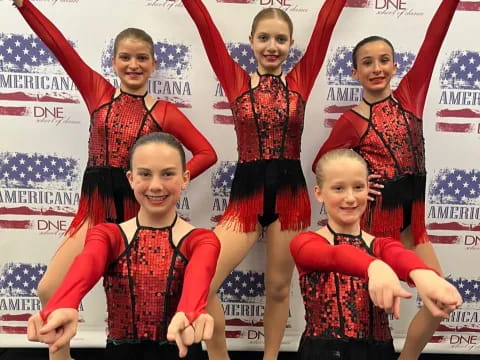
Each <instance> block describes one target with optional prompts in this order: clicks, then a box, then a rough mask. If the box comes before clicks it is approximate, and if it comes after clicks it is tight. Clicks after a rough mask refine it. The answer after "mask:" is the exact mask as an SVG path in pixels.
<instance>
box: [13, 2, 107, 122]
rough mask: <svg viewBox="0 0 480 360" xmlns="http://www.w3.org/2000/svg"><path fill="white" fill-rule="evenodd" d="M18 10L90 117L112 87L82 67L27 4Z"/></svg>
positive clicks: (50, 25)
mask: <svg viewBox="0 0 480 360" xmlns="http://www.w3.org/2000/svg"><path fill="white" fill-rule="evenodd" d="M18 10H19V11H20V14H22V16H23V17H24V18H25V20H26V22H27V23H28V25H30V27H31V28H32V30H33V31H34V32H35V33H36V34H37V35H38V37H39V38H40V39H41V40H42V41H43V42H44V43H45V45H46V46H47V47H48V48H49V49H50V50H51V51H52V52H53V54H54V55H55V57H56V58H57V59H58V61H59V62H60V64H61V65H62V67H63V68H64V69H65V71H66V72H67V74H68V75H69V76H70V77H71V78H72V81H73V82H74V84H75V85H76V86H77V88H78V90H79V91H80V94H81V95H82V97H83V99H84V100H85V103H86V104H87V107H88V111H89V113H92V111H93V110H95V109H96V108H97V107H98V106H99V105H100V104H99V102H100V100H101V99H102V98H103V97H104V96H111V94H112V93H113V91H114V90H115V89H114V87H113V86H112V85H110V84H109V83H108V82H107V81H106V80H105V79H104V78H103V77H102V76H101V75H100V74H98V73H97V72H95V71H93V70H92V69H91V68H90V67H89V66H88V65H87V64H85V62H84V61H83V60H82V59H81V58H80V56H79V55H78V54H77V52H76V51H75V50H74V49H73V48H72V46H71V45H70V43H69V42H68V40H67V39H66V38H65V36H63V34H62V33H61V32H60V31H59V30H58V29H57V28H56V27H55V25H53V23H52V22H51V21H50V20H48V19H47V18H46V17H45V16H44V15H43V14H42V13H41V12H40V11H39V10H38V9H37V8H36V7H35V6H34V5H33V4H32V3H31V2H30V0H25V1H24V3H23V6H22V7H20V8H18ZM107 93H108V95H106V94H107Z"/></svg>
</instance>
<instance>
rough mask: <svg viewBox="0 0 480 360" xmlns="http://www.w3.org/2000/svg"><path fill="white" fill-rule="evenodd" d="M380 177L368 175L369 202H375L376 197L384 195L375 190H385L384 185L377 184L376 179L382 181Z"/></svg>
mask: <svg viewBox="0 0 480 360" xmlns="http://www.w3.org/2000/svg"><path fill="white" fill-rule="evenodd" d="M380 178H381V176H380V175H376V174H372V175H368V194H369V195H368V200H370V201H373V200H375V196H378V195H382V193H381V192H380V191H377V190H375V189H383V185H382V184H379V183H377V182H375V180H376V179H380Z"/></svg>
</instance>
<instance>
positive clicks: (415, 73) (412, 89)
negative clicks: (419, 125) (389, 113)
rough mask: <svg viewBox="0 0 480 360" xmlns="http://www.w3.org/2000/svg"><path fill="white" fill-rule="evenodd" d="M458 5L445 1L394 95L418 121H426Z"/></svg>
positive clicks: (455, 2) (452, 1)
mask: <svg viewBox="0 0 480 360" xmlns="http://www.w3.org/2000/svg"><path fill="white" fill-rule="evenodd" d="M459 2H460V0H443V1H442V3H441V4H440V7H439V8H438V10H437V12H436V13H435V15H434V16H433V19H432V21H431V22H430V25H429V27H428V29H427V33H426V35H425V40H424V41H423V44H422V47H421V48H420V50H419V52H418V55H417V58H416V59H415V62H414V64H413V66H412V68H411V69H410V71H409V72H408V73H407V75H405V77H404V78H403V79H402V81H401V82H400V84H399V86H398V88H397V90H395V91H394V95H395V97H397V98H398V99H399V100H400V102H401V103H402V105H403V106H405V107H406V108H407V109H408V110H410V111H412V112H413V113H414V114H415V116H417V117H418V118H419V119H421V118H422V117H423V109H424V107H425V100H426V97H427V91H428V87H429V85H430V80H431V78H432V73H433V69H434V67H435V62H436V61H437V56H438V53H439V52H440V48H441V47H442V43H443V40H444V39H445V36H446V35H447V31H448V28H449V26H450V23H451V22H452V18H453V15H454V13H455V9H456V8H457V5H458V3H459Z"/></svg>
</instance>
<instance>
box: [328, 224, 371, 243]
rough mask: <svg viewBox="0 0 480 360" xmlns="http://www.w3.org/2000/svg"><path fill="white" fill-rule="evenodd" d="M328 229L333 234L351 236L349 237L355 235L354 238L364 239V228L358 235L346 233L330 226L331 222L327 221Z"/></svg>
mask: <svg viewBox="0 0 480 360" xmlns="http://www.w3.org/2000/svg"><path fill="white" fill-rule="evenodd" d="M327 229H328V231H330V233H331V234H332V235H333V236H338V235H342V236H349V237H353V238H358V239H363V238H362V229H360V234H358V235H352V234H345V233H337V232H335V230H333V229H332V227H331V226H330V224H329V223H328V222H327Z"/></svg>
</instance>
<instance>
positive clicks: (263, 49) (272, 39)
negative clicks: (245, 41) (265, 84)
mask: <svg viewBox="0 0 480 360" xmlns="http://www.w3.org/2000/svg"><path fill="white" fill-rule="evenodd" d="M292 44H293V40H292V37H291V29H290V26H289V24H288V23H287V22H286V21H285V20H283V19H281V18H280V17H266V18H263V19H262V20H259V21H258V22H257V23H256V26H255V30H254V32H253V33H252V35H250V46H251V48H252V50H253V53H254V55H255V58H256V59H257V63H258V71H259V72H260V74H276V75H278V74H280V73H281V72H282V64H283V62H284V61H285V59H286V58H287V56H288V52H289V51H290V47H291V46H292Z"/></svg>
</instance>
